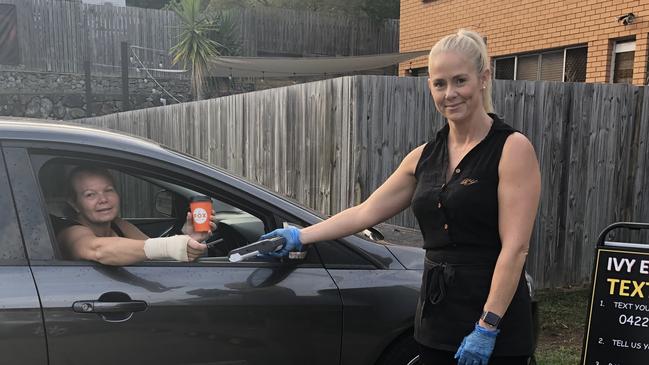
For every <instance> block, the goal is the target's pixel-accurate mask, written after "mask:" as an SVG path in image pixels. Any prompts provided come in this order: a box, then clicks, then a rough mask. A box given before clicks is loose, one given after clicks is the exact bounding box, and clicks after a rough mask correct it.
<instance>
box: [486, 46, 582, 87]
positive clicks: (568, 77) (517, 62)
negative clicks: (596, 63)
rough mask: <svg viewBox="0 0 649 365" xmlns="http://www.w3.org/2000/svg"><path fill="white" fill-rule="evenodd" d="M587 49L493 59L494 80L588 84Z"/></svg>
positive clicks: (580, 48) (566, 49)
mask: <svg viewBox="0 0 649 365" xmlns="http://www.w3.org/2000/svg"><path fill="white" fill-rule="evenodd" d="M587 53H588V48H586V47H577V48H565V49H561V50H554V51H547V52H540V53H531V54H526V55H520V56H508V57H501V58H496V59H494V70H495V72H494V78H496V79H501V80H546V81H562V80H563V81H571V82H584V81H586V54H587Z"/></svg>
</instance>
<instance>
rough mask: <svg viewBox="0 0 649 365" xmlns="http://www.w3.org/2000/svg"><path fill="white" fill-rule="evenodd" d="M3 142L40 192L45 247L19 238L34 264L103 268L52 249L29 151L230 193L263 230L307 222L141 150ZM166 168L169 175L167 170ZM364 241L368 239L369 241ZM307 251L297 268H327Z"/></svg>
mask: <svg viewBox="0 0 649 365" xmlns="http://www.w3.org/2000/svg"><path fill="white" fill-rule="evenodd" d="M4 146H5V147H9V148H12V149H14V150H17V151H20V153H21V154H23V155H24V156H25V157H24V158H26V161H27V162H28V163H27V165H28V169H25V170H28V171H29V173H30V174H31V180H32V181H33V184H35V189H36V190H38V191H37V193H38V194H32V195H35V196H32V199H33V200H32V201H37V202H38V203H36V204H37V205H39V206H40V210H41V211H42V214H41V215H40V217H38V220H34V222H36V224H37V226H39V227H44V228H41V232H43V231H44V233H43V237H49V239H47V238H44V239H43V241H46V242H45V244H43V245H42V246H46V247H39V248H38V249H37V250H34V247H33V245H32V244H31V243H28V242H27V241H26V240H23V242H24V247H25V249H26V253H27V260H28V262H29V263H30V264H31V265H38V266H61V265H81V266H102V267H103V265H101V264H99V263H96V262H92V261H85V260H79V261H71V260H62V259H61V258H60V256H57V255H56V254H55V252H54V250H55V249H56V239H55V237H52V236H51V234H52V232H53V230H52V227H51V222H50V220H49V214H48V212H47V209H46V203H45V199H44V196H43V193H42V189H41V186H40V182H39V181H38V177H37V176H36V173H37V172H36V171H34V169H33V168H32V166H31V155H32V154H34V153H39V152H40V153H41V154H48V155H51V156H52V158H58V157H68V158H70V159H76V160H80V159H84V158H87V159H93V158H97V157H98V158H100V159H101V161H102V164H103V165H114V166H126V167H127V168H126V169H124V170H128V171H129V172H132V171H135V170H137V169H134V168H132V167H133V166H137V167H140V169H141V170H142V171H145V172H147V171H156V172H157V174H153V176H157V177H161V178H162V180H165V181H169V182H170V183H175V184H178V185H181V186H185V187H187V188H190V189H192V190H196V191H201V192H205V193H206V194H209V195H212V196H215V195H216V196H215V197H216V198H220V197H222V196H228V197H230V198H226V199H223V201H224V202H226V203H228V204H230V203H233V202H234V204H232V205H234V206H236V207H239V208H240V209H242V210H244V211H248V212H250V211H255V212H257V213H258V214H254V215H255V216H256V217H258V218H260V219H261V220H262V222H263V223H264V229H265V230H266V231H268V230H269V229H275V228H279V227H281V226H282V224H283V222H290V223H291V224H294V225H299V226H306V225H310V224H311V223H309V222H307V221H306V220H305V219H307V218H301V217H300V216H299V215H295V214H293V213H291V210H292V209H291V208H290V207H289V206H287V207H286V209H283V208H282V206H281V205H275V204H271V203H269V202H266V201H265V200H263V199H259V201H255V202H254V203H253V202H252V201H251V200H254V199H255V198H256V196H255V195H254V194H253V193H254V192H253V193H251V192H250V191H246V190H247V189H242V188H239V187H237V186H236V185H232V184H230V183H228V182H225V181H221V180H219V179H217V178H214V177H209V179H208V178H206V176H205V175H203V174H202V173H200V172H198V171H194V170H192V169H189V168H186V167H183V166H180V165H176V164H174V163H173V162H171V161H165V160H163V159H158V158H156V157H155V156H145V155H142V154H138V153H133V152H129V151H122V150H116V149H115V150H113V149H107V148H104V147H96V146H85V145H77V144H70V143H68V142H50V141H28V142H24V141H7V142H4ZM80 156H81V157H80ZM23 162H24V161H23ZM120 162H121V163H120ZM126 162H128V164H126ZM170 172H171V173H172V174H169V173H170ZM9 175H12V172H11V171H9ZM136 175H137V174H136ZM143 175H149V174H143ZM170 175H178V176H181V177H182V179H181V178H175V179H174V178H171V179H169V178H168V177H169V176H170ZM188 179H189V180H191V181H190V184H187V182H188ZM253 186H254V185H253ZM16 204H17V205H18V204H19V202H18V201H17V202H16ZM287 204H289V205H290V203H289V202H287ZM305 213H306V212H305ZM260 215H261V216H263V218H262V217H260ZM20 225H21V227H22V229H23V230H33V229H34V228H38V227H36V226H34V225H33V223H30V224H27V225H24V224H23V222H20ZM349 239H351V240H352V241H354V240H355V237H353V236H352V237H351V238H343V239H339V240H335V242H336V243H337V244H341V245H344V246H346V247H347V248H349V249H351V250H353V251H355V252H356V253H358V254H359V255H361V256H362V257H363V258H364V259H365V260H366V261H367V262H368V264H369V265H373V266H374V268H375V269H388V266H389V265H386V264H384V263H383V262H381V261H380V260H378V259H377V258H375V257H374V256H373V255H374V253H373V250H370V251H368V252H366V251H365V248H363V249H361V248H360V247H356V245H355V244H352V243H348V242H346V241H347V240H349ZM367 244H370V243H369V242H367ZM377 249H378V248H377ZM309 255H310V256H311V255H316V256H315V257H314V258H315V259H314V260H310V261H314V262H318V263H317V264H314V263H309V262H300V263H298V265H299V266H300V267H307V268H308V267H325V266H324V265H325V264H324V262H323V261H322V259H321V258H320V256H319V254H318V252H317V249H316V248H315V245H312V248H311V249H310V250H309ZM284 264H286V262H280V261H277V262H262V261H243V262H239V263H230V262H218V261H209V260H208V261H204V262H193V263H184V262H172V261H161V262H152V261H144V262H140V263H136V264H133V265H128V266H124V267H132V266H185V265H194V266H195V265H203V266H220V267H238V266H241V267H247V266H253V267H268V266H270V267H274V266H277V265H284ZM357 268H358V269H367V268H368V265H359V267H357ZM350 269H351V268H350Z"/></svg>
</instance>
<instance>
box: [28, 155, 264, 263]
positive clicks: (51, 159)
mask: <svg viewBox="0 0 649 365" xmlns="http://www.w3.org/2000/svg"><path fill="white" fill-rule="evenodd" d="M30 158H31V162H32V167H33V168H34V170H35V175H36V176H37V178H38V181H39V185H40V187H41V190H42V195H43V198H44V200H45V204H46V206H47V207H46V209H47V211H48V213H49V216H50V219H51V222H50V226H51V236H52V237H56V236H57V233H58V232H59V231H58V230H60V229H62V227H66V225H67V224H70V222H71V221H72V222H74V217H75V216H76V212H74V210H73V209H72V207H71V205H70V204H69V193H68V191H69V187H68V185H69V184H68V181H67V175H68V173H69V172H70V171H71V170H72V169H74V168H75V167H77V166H79V165H84V166H85V165H92V166H95V167H100V168H104V169H106V170H108V171H109V172H110V174H111V175H112V177H113V181H114V183H115V188H116V191H117V193H118V195H119V200H120V209H119V211H120V213H119V217H121V218H122V219H123V220H126V221H128V222H130V223H131V224H133V225H135V226H136V227H137V228H138V229H139V230H140V231H142V232H143V233H145V234H146V235H147V236H148V237H165V236H171V235H175V234H182V226H183V224H184V223H185V222H186V215H187V212H188V211H189V200H190V198H191V197H192V196H197V195H201V196H209V197H210V198H211V199H212V207H213V209H214V211H215V213H216V217H217V219H218V225H217V229H216V230H215V233H214V234H213V235H212V237H210V238H209V239H207V242H208V243H209V249H208V253H207V256H208V257H217V258H218V257H225V256H226V255H227V254H228V252H229V251H230V250H232V249H235V248H237V247H241V246H244V245H246V244H249V243H252V242H254V241H256V240H257V239H258V238H259V236H261V235H262V234H264V232H265V223H264V221H265V220H266V221H268V220H269V219H268V218H267V217H264V215H263V214H261V213H260V212H258V211H255V210H254V209H250V207H249V206H250V204H247V206H246V207H243V206H238V205H237V204H236V203H233V202H231V201H229V200H231V199H232V198H229V199H228V197H227V195H219V194H218V193H215V192H211V191H210V192H208V191H195V190H192V189H191V188H189V187H187V186H184V185H182V184H179V183H178V182H177V181H173V182H172V181H169V180H168V179H165V177H164V176H165V175H164V174H160V172H158V173H157V174H155V175H154V174H151V175H149V174H147V173H146V171H144V172H143V171H141V170H138V171H134V170H132V169H130V168H129V165H128V164H124V165H122V164H119V163H116V162H115V161H110V162H108V161H104V160H102V159H97V160H93V159H88V158H84V159H78V158H70V157H66V156H52V155H50V154H39V153H34V154H31V156H30ZM167 176H168V175H167ZM181 180H182V179H181ZM248 203H249V202H248ZM61 224H63V225H61ZM55 244H56V243H55ZM59 248H61V247H59ZM56 251H57V250H55V252H56ZM58 251H61V252H62V253H61V254H59V256H61V257H58V258H57V259H59V260H69V257H66V255H65V250H58ZM221 261H223V262H227V261H226V260H221Z"/></svg>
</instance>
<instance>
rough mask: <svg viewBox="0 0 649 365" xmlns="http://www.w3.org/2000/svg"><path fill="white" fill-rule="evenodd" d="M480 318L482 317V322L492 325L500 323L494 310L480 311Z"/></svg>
mask: <svg viewBox="0 0 649 365" xmlns="http://www.w3.org/2000/svg"><path fill="white" fill-rule="evenodd" d="M480 319H482V320H483V321H484V323H486V324H488V325H490V326H493V327H498V324H499V323H500V316H499V315H497V314H496V313H494V312H489V311H484V312H482V315H481V316H480Z"/></svg>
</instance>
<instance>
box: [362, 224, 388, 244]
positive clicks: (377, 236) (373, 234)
mask: <svg viewBox="0 0 649 365" xmlns="http://www.w3.org/2000/svg"><path fill="white" fill-rule="evenodd" d="M361 233H362V234H363V236H365V237H367V238H369V239H371V240H372V241H383V240H384V239H385V237H384V236H383V233H381V232H379V230H378V229H376V228H374V227H370V228H367V229H365V230H363V232H361Z"/></svg>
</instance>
